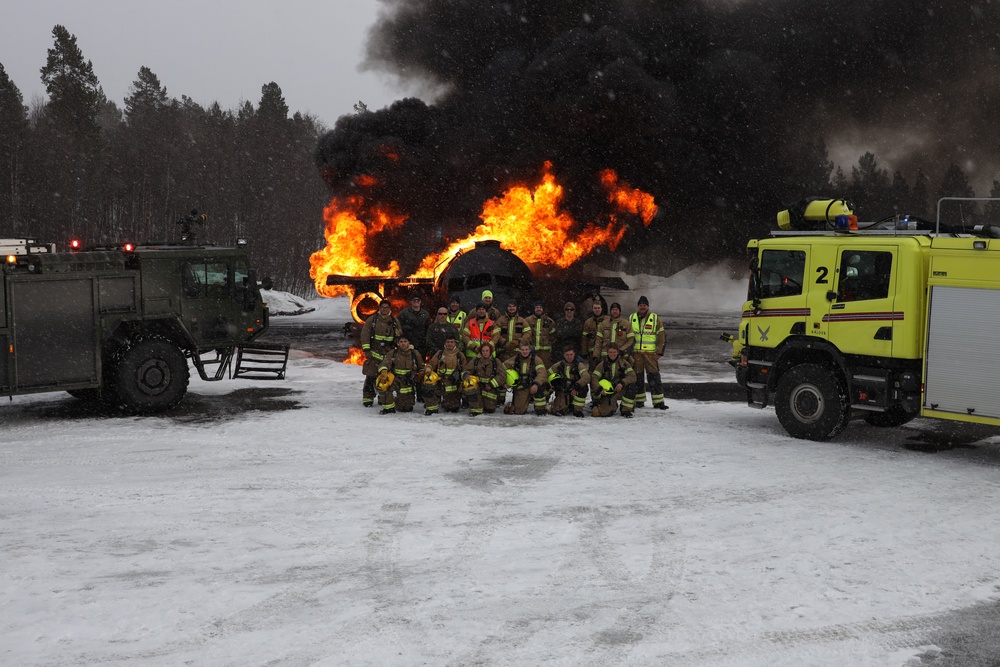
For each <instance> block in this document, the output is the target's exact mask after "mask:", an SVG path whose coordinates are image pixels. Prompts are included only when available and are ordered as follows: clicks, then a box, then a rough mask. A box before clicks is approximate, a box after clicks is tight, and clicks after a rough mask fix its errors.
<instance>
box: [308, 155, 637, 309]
mask: <svg viewBox="0 0 1000 667" xmlns="http://www.w3.org/2000/svg"><path fill="white" fill-rule="evenodd" d="M551 168H552V164H551V163H549V162H546V163H545V169H544V171H543V173H542V179H541V182H540V183H539V184H538V185H536V186H535V187H534V189H531V188H529V187H528V186H525V185H518V186H514V187H512V188H511V189H509V190H507V191H506V192H505V193H504V194H503V195H502V196H500V197H495V198H493V199H490V200H489V201H487V202H486V203H485V204H484V205H483V212H482V213H481V214H480V216H479V217H480V219H482V221H483V222H482V224H480V225H479V226H478V227H476V230H475V231H474V232H473V233H472V234H470V235H469V236H467V237H466V238H464V239H460V240H458V241H455V242H454V243H452V244H451V245H449V246H448V247H447V248H446V249H445V250H443V251H441V252H439V253H431V254H429V255H427V256H426V257H425V258H424V259H423V261H422V262H421V263H420V267H419V268H418V269H417V272H416V273H415V274H414V275H413V276H411V277H413V278H433V277H434V276H435V272H436V271H438V270H440V269H443V268H444V267H446V266H447V265H448V262H450V261H451V259H452V258H453V257H454V256H455V255H456V254H458V253H459V252H462V251H464V250H467V249H470V248H472V247H473V246H475V244H476V242H477V241H484V240H487V239H494V240H497V241H500V246H501V247H502V248H504V249H506V250H510V251H512V252H514V253H515V254H516V255H517V256H518V257H520V258H521V259H522V260H524V261H525V262H527V263H529V264H545V265H550V266H558V267H560V268H566V267H568V266H569V265H571V264H573V263H574V262H576V261H577V260H579V259H580V258H581V257H584V256H586V255H587V254H588V253H590V252H591V251H592V250H594V249H595V248H597V247H598V246H604V247H606V248H608V249H610V250H614V249H615V248H617V247H618V244H619V242H621V240H622V237H623V236H624V235H625V232H626V229H627V228H626V226H625V224H624V223H623V222H622V221H621V220H620V219H619V214H621V213H629V214H632V215H636V216H638V217H639V218H640V219H641V220H642V222H643V224H644V225H646V226H648V225H649V224H650V223H651V222H652V221H653V217H654V216H655V215H656V211H657V206H656V203H655V202H654V200H653V196H652V195H650V194H648V193H646V192H643V191H642V190H639V189H637V188H633V187H632V186H631V185H629V184H628V183H625V182H624V181H620V180H619V178H618V175H617V174H616V173H615V172H614V170H612V169H605V170H604V171H602V172H601V173H600V179H601V183H602V184H603V186H604V188H605V189H606V190H607V193H608V194H607V197H608V202H609V203H610V204H611V206H612V209H613V210H612V211H611V212H610V213H609V214H608V222H607V223H606V224H603V225H602V224H598V223H594V222H588V223H586V224H584V225H582V226H581V225H579V224H577V222H576V221H575V220H574V219H573V218H572V216H570V215H569V214H568V213H567V212H566V211H564V210H562V209H561V207H560V204H561V202H562V198H563V188H562V186H561V185H559V184H558V183H557V182H556V179H555V176H553V175H552V173H551ZM362 182H365V183H367V182H368V181H367V179H362ZM323 218H324V220H325V221H326V231H325V234H324V235H325V237H326V241H327V247H326V248H324V249H323V250H320V251H318V252H315V253H313V255H312V256H311V257H310V258H309V263H310V271H309V276H310V277H311V278H313V280H314V281H315V285H316V291H317V292H319V294H320V295H322V296H339V295H341V294H346V293H348V292H349V290H350V288H348V287H344V286H337V285H327V284H326V278H327V276H330V275H344V276H380V277H385V278H389V277H396V276H398V275H399V264H398V262H396V261H392V262H390V264H389V266H387V267H385V268H379V267H377V266H373V265H371V264H370V262H369V259H368V254H367V241H368V239H369V238H370V237H371V236H374V235H376V234H378V233H379V232H381V231H384V230H390V229H395V228H397V227H399V226H400V225H402V224H404V223H405V222H406V219H407V218H406V216H403V215H397V214H393V213H391V212H389V211H387V210H385V209H384V208H382V207H379V206H377V205H368V204H367V203H366V202H365V201H364V199H363V198H362V197H361V196H359V195H353V196H350V197H343V198H338V197H335V198H334V199H333V200H332V201H331V202H330V204H329V205H328V206H327V207H326V209H324V211H323ZM363 220H364V221H363ZM366 223H367V224H366ZM581 227H582V228H581Z"/></svg>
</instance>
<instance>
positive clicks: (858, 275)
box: [837, 250, 892, 301]
mask: <svg viewBox="0 0 1000 667" xmlns="http://www.w3.org/2000/svg"><path fill="white" fill-rule="evenodd" d="M891 276H892V253H891V252H882V251H876V250H845V251H843V252H842V253H841V255H840V285H839V286H838V288H837V301H870V300H872V299H885V298H887V297H888V296H889V279H890V278H891Z"/></svg>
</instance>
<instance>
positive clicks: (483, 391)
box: [465, 382, 507, 415]
mask: <svg viewBox="0 0 1000 667" xmlns="http://www.w3.org/2000/svg"><path fill="white" fill-rule="evenodd" d="M501 391H503V389H497V388H496V387H494V386H493V385H491V384H489V383H486V382H480V383H479V384H478V385H476V387H475V389H472V390H470V391H467V392H465V396H466V398H468V399H469V413H470V414H474V415H478V414H482V413H483V412H486V413H488V414H492V413H493V412H495V411H496V409H497V395H498V394H499V393H500V392H501ZM503 393H504V394H505V395H506V393H507V392H506V391H504V392H503Z"/></svg>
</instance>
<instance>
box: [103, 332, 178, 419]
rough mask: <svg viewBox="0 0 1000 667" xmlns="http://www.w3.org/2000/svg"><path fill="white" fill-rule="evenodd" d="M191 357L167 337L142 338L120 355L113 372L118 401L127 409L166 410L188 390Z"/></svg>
mask: <svg viewBox="0 0 1000 667" xmlns="http://www.w3.org/2000/svg"><path fill="white" fill-rule="evenodd" d="M189 377H190V374H189V372H188V363H187V359H186V358H185V357H184V354H183V353H182V352H181V351H180V350H179V349H177V346H176V345H174V344H173V343H171V342H170V341H168V340H166V339H165V338H140V339H138V340H136V341H134V342H132V343H131V344H129V345H127V346H125V347H124V348H122V349H121V350H120V351H119V352H118V353H117V354H116V355H115V361H114V366H113V369H112V372H111V378H112V380H113V386H112V387H111V389H112V390H113V392H114V395H115V398H116V401H115V402H116V403H117V404H118V406H119V407H121V408H122V409H123V410H124V411H125V412H128V413H131V414H148V413H152V412H163V411H165V410H169V409H170V408H172V407H174V406H175V405H177V404H178V403H180V401H181V399H182V398H183V397H184V393H185V392H186V391H187V386H188V379H189Z"/></svg>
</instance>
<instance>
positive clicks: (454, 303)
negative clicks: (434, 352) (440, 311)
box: [447, 294, 465, 331]
mask: <svg viewBox="0 0 1000 667" xmlns="http://www.w3.org/2000/svg"><path fill="white" fill-rule="evenodd" d="M447 319H448V321H449V322H451V323H452V324H454V325H455V328H456V329H458V330H459V331H461V330H462V326H463V325H464V324H465V311H464V310H462V300H461V299H459V298H458V295H457V294H456V295H454V296H452V297H451V299H449V300H448V318H447Z"/></svg>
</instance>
